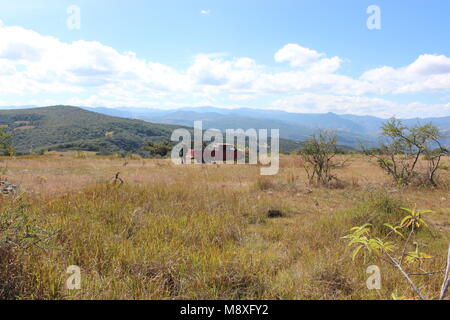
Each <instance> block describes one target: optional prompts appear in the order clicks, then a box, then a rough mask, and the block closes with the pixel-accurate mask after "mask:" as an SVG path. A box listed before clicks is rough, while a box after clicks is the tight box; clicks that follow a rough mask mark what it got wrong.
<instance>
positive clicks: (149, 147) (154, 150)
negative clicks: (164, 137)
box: [141, 141, 172, 157]
mask: <svg viewBox="0 0 450 320" xmlns="http://www.w3.org/2000/svg"><path fill="white" fill-rule="evenodd" d="M141 150H142V151H147V152H148V153H149V154H150V156H152V157H155V156H160V157H165V156H167V155H168V154H169V153H170V152H171V150H172V145H171V144H170V142H168V141H161V142H146V143H145V144H144V146H143V147H142V148H141Z"/></svg>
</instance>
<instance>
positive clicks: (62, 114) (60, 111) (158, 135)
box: [0, 106, 179, 155]
mask: <svg viewBox="0 0 450 320" xmlns="http://www.w3.org/2000/svg"><path fill="white" fill-rule="evenodd" d="M0 123H1V124H5V125H8V127H9V130H14V129H16V128H20V127H22V126H24V124H26V125H27V127H28V129H24V130H16V131H15V133H14V136H13V137H12V144H13V145H14V146H15V147H16V149H17V152H18V154H26V153H39V151H40V150H45V151H47V150H48V151H54V150H58V151H65V150H80V151H93V152H97V153H100V154H104V155H106V154H114V153H123V152H132V153H137V152H138V151H139V149H140V148H141V147H142V146H143V145H144V143H145V142H146V141H153V142H155V141H162V140H166V141H167V140H169V139H170V136H171V134H172V131H173V130H174V129H176V128H178V127H179V126H171V125H160V124H153V123H149V122H145V121H141V120H133V119H123V118H117V117H111V116H106V115H102V114H99V113H95V112H91V111H86V110H83V109H80V108H76V107H69V106H55V107H47V108H36V109H23V110H1V111H0Z"/></svg>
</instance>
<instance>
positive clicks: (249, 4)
mask: <svg viewBox="0 0 450 320" xmlns="http://www.w3.org/2000/svg"><path fill="white" fill-rule="evenodd" d="M71 5H76V6H77V7H79V8H80V10H81V11H80V13H81V14H80V27H81V28H80V29H76V30H69V28H68V27H67V19H68V18H69V16H70V14H68V13H67V8H68V7H69V6H71ZM370 5H376V6H378V7H379V8H380V10H381V29H380V30H369V29H368V28H367V25H366V21H367V19H368V18H369V14H367V13H366V10H367V8H368V7H369V6H370ZM449 12H450V2H449V1H442V0H430V1H418V0H410V1H406V0H399V1H392V0H389V1H381V0H372V1H365V0H340V1H337V0H328V1H326V0H323V1H320V0H281V1H262V0H240V1H235V0H228V1H223V0H222V1H212V0H210V1H206V0H204V1H181V0H179V1H175V0H169V1H145V0H131V1H122V0H96V1H91V0H71V1H65V0H47V1H34V0H16V1H5V0H0V20H2V21H3V27H2V28H1V29H0V30H1V31H0V68H3V70H8V72H6V71H4V72H3V73H2V71H1V70H0V105H26V104H37V105H47V104H53V103H58V104H59V103H70V104H77V105H90V106H111V107H114V106H125V105H127V106H139V107H142V106H148V107H159V108H175V107H179V106H201V105H214V106H218V107H230V108H236V107H258V108H275V109H283V110H288V111H294V112H329V111H332V112H337V113H356V114H372V115H379V116H390V115H401V116H404V117H408V116H411V117H414V116H421V115H426V116H433V115H436V116H443V115H450V103H449V101H450V58H449V57H450V41H449V32H450V19H449ZM49 37H51V38H49ZM80 40H81V41H80ZM51 52H57V54H56V53H55V54H51ZM131 52H132V53H131Z"/></svg>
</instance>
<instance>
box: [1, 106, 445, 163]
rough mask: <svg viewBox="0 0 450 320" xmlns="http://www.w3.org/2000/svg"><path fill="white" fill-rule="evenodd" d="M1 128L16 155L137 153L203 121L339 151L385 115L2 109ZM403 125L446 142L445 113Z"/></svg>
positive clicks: (374, 136)
mask: <svg viewBox="0 0 450 320" xmlns="http://www.w3.org/2000/svg"><path fill="white" fill-rule="evenodd" d="M3 109H4V110H0V126H3V127H7V128H8V131H10V132H14V135H13V143H14V146H15V148H16V149H17V151H18V153H19V154H25V153H31V152H33V153H34V152H43V151H45V150H86V151H95V152H98V153H100V154H111V153H126V152H139V150H140V148H141V147H142V146H143V144H144V143H145V142H147V141H153V142H157V141H167V140H170V136H171V133H172V132H173V130H174V129H176V128H179V127H186V128H192V127H193V125H194V121H198V120H201V121H203V129H209V128H215V129H219V130H225V129H244V130H247V129H250V128H254V129H279V130H280V137H281V139H280V150H281V151H282V152H292V151H294V150H297V149H299V148H300V147H301V146H302V143H303V141H305V140H306V139H307V138H308V137H309V136H311V135H312V134H315V133H317V132H318V131H319V130H323V129H331V130H333V131H335V133H336V134H337V135H338V137H339V139H338V144H339V145H340V146H341V148H342V149H345V148H346V147H348V148H357V147H359V146H360V144H361V143H362V144H364V145H365V146H367V147H372V146H376V144H377V141H378V137H379V135H380V127H381V125H382V124H383V123H384V122H385V121H386V119H382V118H377V117H373V116H357V115H350V114H344V115H338V114H335V113H326V114H300V113H290V112H285V111H279V110H264V109H249V108H241V109H224V108H215V107H196V108H189V107H187V108H180V109H176V110H162V109H148V108H130V107H123V108H103V107H98V108H90V107H81V108H79V107H71V106H53V107H40V108H37V107H32V106H27V107H23V108H21V109H17V108H16V107H9V108H8V107H3ZM403 122H404V123H405V124H407V125H413V124H415V123H427V122H432V123H433V124H435V125H436V126H438V127H439V129H440V130H441V132H442V133H444V134H446V137H445V138H443V139H442V142H443V143H444V145H446V146H450V137H449V136H450V117H442V118H425V119H417V118H416V119H404V120H403Z"/></svg>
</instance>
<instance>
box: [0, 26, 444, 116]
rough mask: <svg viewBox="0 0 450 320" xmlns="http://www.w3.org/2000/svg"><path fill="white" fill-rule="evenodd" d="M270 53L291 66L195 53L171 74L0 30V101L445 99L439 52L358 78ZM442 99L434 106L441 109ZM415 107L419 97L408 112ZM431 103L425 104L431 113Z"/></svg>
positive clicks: (295, 52) (338, 103) (351, 104)
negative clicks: (434, 95)
mask: <svg viewBox="0 0 450 320" xmlns="http://www.w3.org/2000/svg"><path fill="white" fill-rule="evenodd" d="M274 59H275V61H276V62H287V63H289V65H290V66H291V67H292V68H288V69H287V70H285V71H283V72H274V71H273V70H271V68H270V67H269V66H264V65H260V64H258V63H257V62H256V61H255V60H253V59H251V58H249V57H230V56H227V55H223V54H214V55H211V54H199V55H197V56H195V57H194V59H193V62H192V63H191V65H190V66H189V67H188V68H186V70H176V69H174V68H172V67H170V66H167V65H164V64H161V63H158V62H155V61H148V60H145V59H142V58H139V57H138V55H137V54H135V53H133V52H118V51H117V50H115V49H114V48H112V47H109V46H106V45H104V44H102V43H100V42H97V41H74V42H71V43H68V42H62V41H60V40H58V39H57V38H54V37H49V36H44V35H41V34H39V33H37V32H35V31H32V30H27V29H24V28H21V27H8V26H3V27H0V94H2V100H3V102H5V101H7V99H6V98H5V97H4V96H6V95H9V96H10V97H13V98H11V99H12V100H10V101H9V102H8V103H7V104H10V105H15V104H17V101H26V102H28V101H37V102H36V103H37V104H43V103H44V102H45V101H60V100H59V99H60V97H61V96H64V97H67V100H68V101H69V102H71V103H73V104H82V105H92V106H95V105H110V106H121V105H122V106H123V105H133V106H162V105H164V106H179V105H192V104H196V103H200V102H210V103H219V104H227V105H234V104H238V103H239V101H241V102H242V101H249V100H257V99H259V100H263V99H267V100H268V102H267V103H264V104H266V105H269V104H270V103H271V101H273V100H276V102H275V103H274V104H273V105H274V106H277V107H279V108H284V109H289V110H290V109H292V110H294V109H295V110H297V111H302V112H322V111H330V110H334V111H336V112H350V113H361V114H363V113H370V114H381V113H383V112H396V111H397V110H400V111H401V110H403V109H402V108H403V106H402V105H399V104H396V103H391V102H389V101H387V100H384V99H382V98H380V97H375V98H374V97H371V98H368V97H366V96H367V95H368V94H370V95H372V96H373V95H383V94H409V93H417V92H438V93H444V94H447V95H448V92H449V91H450V58H448V57H446V56H443V55H426V54H425V55H421V56H420V57H418V59H417V60H416V61H414V62H413V63H411V64H410V65H407V66H405V67H401V68H393V67H389V66H384V67H380V68H375V69H372V70H368V71H367V72H365V73H363V74H362V75H361V77H350V76H346V75H342V74H339V73H338V70H339V69H340V67H341V64H342V61H343V59H341V58H340V57H327V55H326V54H324V53H319V52H317V51H315V50H312V49H308V48H304V47H301V46H299V45H297V44H288V45H286V46H284V47H283V48H281V49H280V50H278V51H277V52H276V53H275V56H274ZM38 96H39V97H42V96H44V97H45V98H43V99H42V98H39V97H38ZM34 99H36V100H34ZM447 100H448V99H447ZM39 101H41V102H40V103H39ZM445 102H446V101H444V104H442V105H441V111H442V110H444V111H445V112H448V104H447V105H446V104H445ZM410 107H411V106H410ZM411 108H412V107H411ZM421 108H422V109H421ZM424 108H426V106H425V105H424V104H420V103H418V104H415V105H414V108H413V109H414V110H419V109H420V110H423V109H424ZM433 108H435V107H430V109H429V110H436V112H437V111H439V110H437V109H433Z"/></svg>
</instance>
